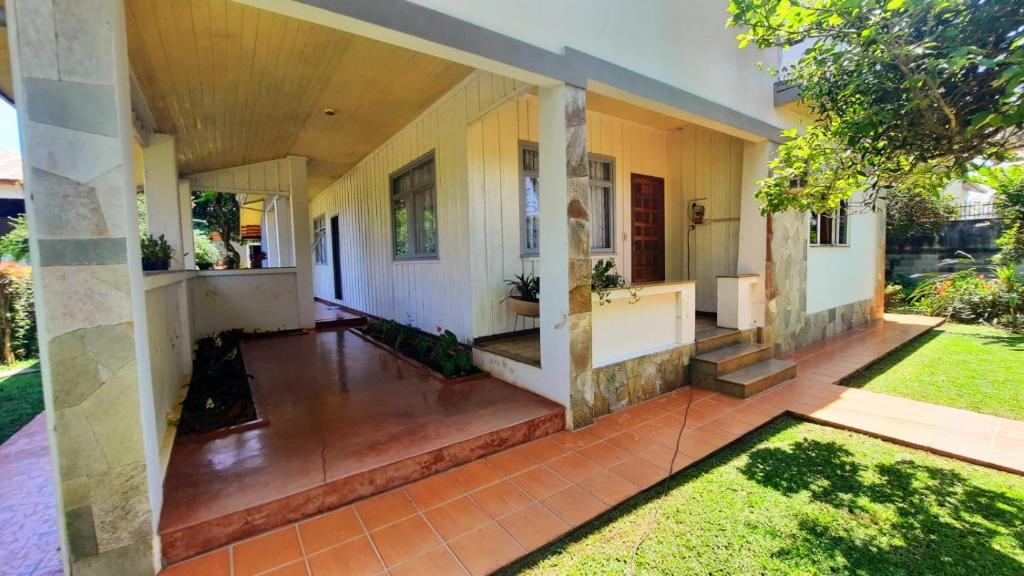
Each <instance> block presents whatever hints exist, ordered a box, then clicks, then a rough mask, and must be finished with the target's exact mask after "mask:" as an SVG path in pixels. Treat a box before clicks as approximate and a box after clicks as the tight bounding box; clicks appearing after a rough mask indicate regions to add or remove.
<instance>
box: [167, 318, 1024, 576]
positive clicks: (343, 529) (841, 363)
mask: <svg viewBox="0 0 1024 576" xmlns="http://www.w3.org/2000/svg"><path fill="white" fill-rule="evenodd" d="M938 323H939V322H938V321H937V320H935V319H932V318H924V317H915V316H887V317H886V320H885V321H884V322H883V321H879V322H875V323H873V324H871V325H869V326H866V327H864V328H861V329H858V330H855V331H852V332H850V333H848V334H844V335H842V336H840V337H837V338H834V339H830V340H827V341H825V342H821V343H818V344H816V345H813V346H810V347H808V348H806V349H803V350H801V351H799V352H797V353H795V354H792V355H790V357H791V358H793V359H795V360H797V361H798V363H799V376H798V377H797V378H796V379H794V380H791V381H789V382H787V383H785V384H782V385H780V386H777V387H775V388H774V389H772V390H769V391H767V392H765V393H763V394H761V395H758V396H755V397H753V398H749V399H747V400H740V399H736V398H730V397H725V396H721V395H719V394H715V393H711V392H708V391H705V390H692V391H691V390H690V389H689V388H686V389H682V390H677V391H675V392H673V393H671V394H667V395H664V396H661V397H659V398H656V399H654V400H651V401H649V402H645V403H643V404H640V405H638V406H635V407H632V408H629V409H627V410H624V411H622V412H618V413H616V414H612V415H610V416H607V417H605V418H601V419H600V420H598V422H597V423H595V424H594V425H593V426H591V427H590V428H587V429H585V430H582V431H577V432H559V433H557V434H555V435H553V436H550V437H547V438H543V439H540V440H536V441H533V442H530V443H528V444H524V445H521V446H518V447H515V448H512V449H509V450H505V451H504V452H500V453H497V454H495V455H492V456H490V457H488V458H485V459H483V460H478V461H476V462H473V463H471V464H467V465H465V466H462V467H460V468H456V469H453V470H450V471H447V472H444V473H441V474H437V475H435V476H432V477H430V478H427V479H425V480H421V481H419V482H416V483H414V484H411V485H407V486H405V487H403V488H400V489H397V490H394V491H391V492H388V493H386V494H382V495H379V496H376V497H374V498H371V499H368V500H363V501H360V502H357V503H355V504H354V505H352V506H346V507H344V508H341V509H338V510H335V511H333V512H330V513H327V514H325V515H322V516H318V517H316V518H312V519H308V520H305V521H303V522H299V523H296V524H293V525H291V526H288V527H286V528H282V529H280V530H277V531H274V532H271V533H269V534H264V535H261V536H257V537H255V538H253V539H250V540H247V541H244V542H239V543H236V544H234V545H232V546H229V547H225V548H222V549H220V550H217V551H214V552H212V553H210V554H207V555H205V556H202V557H200V558H197V559H193V560H191V561H189V562H186V563H183V564H179V565H177V566H173V567H170V568H168V569H167V570H165V571H164V572H163V574H165V575H167V576H177V575H182V574H190V575H191V574H223V575H230V574H234V575H236V576H248V575H255V574H275V575H280V574H313V575H314V576H320V575H325V574H381V573H385V572H387V573H389V574H466V573H469V574H485V573H488V572H490V571H493V570H495V569H497V568H499V567H501V566H503V565H505V564H507V563H508V562H510V561H512V560H514V559H516V558H518V557H520V556H523V555H524V554H526V553H527V552H530V551H533V550H536V549H537V548H540V547H541V546H543V545H544V544H546V543H548V542H550V541H552V540H554V539H556V538H558V537H559V536H561V535H563V534H565V533H566V532H568V531H570V530H572V529H573V528H575V527H576V526H579V525H581V524H583V523H585V522H587V521H589V520H591V519H593V518H594V517H595V516H597V515H599V514H601V513H602V512H605V511H607V510H608V509H609V508H611V507H612V506H615V505H616V504H618V503H620V502H622V501H623V500H625V499H626V498H629V497H630V496H632V495H634V494H636V493H638V492H640V491H641V490H643V489H645V488H647V487H649V486H651V485H653V484H654V483H656V482H658V481H659V480H661V479H663V478H664V477H665V476H666V475H667V474H668V473H669V470H668V468H669V463H670V462H671V460H672V457H673V455H674V454H675V452H674V450H673V448H674V445H675V440H676V434H677V432H678V429H679V426H680V425H681V424H682V421H683V412H684V409H685V406H686V403H687V401H688V399H689V398H690V397H691V395H692V399H693V404H692V407H691V408H690V414H689V419H688V423H687V430H686V431H685V433H684V434H683V437H682V441H681V443H680V446H679V453H678V456H677V458H676V462H675V467H674V469H673V471H678V470H680V469H682V468H685V467H686V466H689V465H691V464H692V463H694V462H696V461H697V460H699V459H701V458H703V457H704V456H707V455H708V454H710V453H711V452H713V451H715V450H718V449H719V448H722V447H723V446H725V445H726V444H729V443H730V442H732V441H734V440H736V439H737V438H739V437H740V436H742V435H744V434H746V433H748V432H751V431H752V430H754V429H755V428H757V427H759V426H761V425H762V424H764V423H766V422H768V421H769V420H771V419H773V418H776V417H778V416H779V415H781V414H783V413H785V412H787V411H788V412H792V413H795V414H798V415H801V416H803V417H805V418H808V419H811V420H815V421H819V422H822V423H825V424H830V425H836V426H842V427H845V428H849V429H853V430H858V431H861V432H865V433H868V434H872V435H875V436H880V437H883V438H887V439H890V440H893V441H896V442H900V443H903V444H909V445H914V446H919V447H923V448H926V449H929V450H932V451H935V452H940V453H944V454H949V455H955V456H957V457H960V458H964V459H967V460H971V461H974V462H979V463H984V464H987V465H989V466H994V467H997V468H1001V469H1005V470H1010V471H1014V472H1017V473H1024V422H1018V421H1013V420H1006V419H1002V418H996V417H992V416H984V415H979V414H975V413H972V412H965V411H963V410H956V409H952V408H945V407H941V406H935V405H931V404H926V403H922V402H916V401H913V400H905V399H901V398H896V397H892V396H886V395H882V394H875V393H872V392H866V391H862V390H855V389H851V388H846V387H843V386H836V385H835V383H837V382H839V381H841V380H842V379H843V378H845V377H846V376H848V375H850V374H851V373H853V372H855V371H856V370H858V369H860V368H861V367H863V366H864V365H866V364H868V363H870V362H872V361H874V360H876V359H878V358H879V357H881V356H883V355H885V354H886V353H888V352H890V351H891V350H892V349H894V348H896V347H897V346H899V345H901V344H903V343H905V342H907V341H908V340H910V339H912V338H913V337H914V336H917V335H919V334H921V333H922V332H924V331H927V330H929V329H931V328H932V327H934V326H935V325H937V324H938Z"/></svg>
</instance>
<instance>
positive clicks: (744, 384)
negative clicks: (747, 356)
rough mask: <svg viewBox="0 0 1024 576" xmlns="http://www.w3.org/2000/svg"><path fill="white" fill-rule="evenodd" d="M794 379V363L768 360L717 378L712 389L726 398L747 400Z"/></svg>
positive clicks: (774, 359) (773, 359)
mask: <svg viewBox="0 0 1024 576" xmlns="http://www.w3.org/2000/svg"><path fill="white" fill-rule="evenodd" d="M794 377H796V362H793V361H792V360H779V359H778V358H769V359H768V360H764V361H762V362H758V363H757V364H751V365H750V366H747V367H746V368H741V369H739V370H736V371H735V372H732V373H729V374H726V375H724V376H719V377H718V378H716V379H715V381H714V385H713V389H714V390H715V391H716V392H720V393H722V394H726V395H728V396H736V397H738V398H749V397H751V396H753V395H754V394H757V393H758V392H763V391H765V390H767V389H769V388H771V387H772V386H775V385H776V384H779V383H781V382H785V381H786V380H789V379H790V378H794Z"/></svg>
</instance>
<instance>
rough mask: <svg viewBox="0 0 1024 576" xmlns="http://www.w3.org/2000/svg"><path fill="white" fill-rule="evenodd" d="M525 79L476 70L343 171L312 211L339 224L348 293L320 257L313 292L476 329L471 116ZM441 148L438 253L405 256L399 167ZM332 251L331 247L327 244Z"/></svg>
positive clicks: (466, 332)
mask: <svg viewBox="0 0 1024 576" xmlns="http://www.w3.org/2000/svg"><path fill="white" fill-rule="evenodd" d="M521 88H523V85H522V84H521V83H519V82H515V81H513V80H511V79H509V78H504V77H501V76H497V75H493V74H487V73H479V74H473V75H471V76H470V77H468V78H467V79H466V81H464V82H462V83H460V84H459V85H458V86H456V87H455V88H454V89H452V90H451V91H450V92H449V93H448V94H446V95H445V96H443V97H442V98H441V99H439V100H438V101H437V102H436V103H434V104H433V105H431V106H430V107H429V108H428V109H427V110H426V111H424V112H423V114H421V115H420V116H419V117H418V118H417V119H416V120H414V121H413V122H412V123H410V124H409V125H408V126H406V127H405V128H403V129H402V130H401V131H400V132H399V133H398V134H396V135H395V136H393V137H392V138H391V139H390V140H388V141H387V142H386V143H385V144H383V145H382V146H381V147H380V148H378V149H377V150H375V151H373V152H372V153H370V154H369V155H368V156H367V157H366V158H365V159H363V160H362V161H361V162H360V163H359V164H357V165H356V166H355V167H354V168H353V169H352V170H350V171H349V172H348V173H347V174H345V175H344V176H343V177H341V178H340V179H338V180H337V181H336V182H334V183H333V184H331V185H330V186H328V187H327V188H326V189H325V190H324V191H323V192H321V193H320V194H318V195H317V196H316V197H315V198H313V200H312V202H311V204H310V209H309V213H310V219H312V218H313V217H316V216H318V215H321V214H324V215H325V216H326V220H327V222H328V223H329V222H330V218H331V216H334V215H338V216H339V223H340V228H341V230H340V242H339V243H340V247H339V248H340V252H341V262H340V265H341V277H342V288H343V294H344V299H343V300H335V299H334V281H333V276H332V271H331V266H330V264H321V265H314V292H315V294H316V295H317V297H319V298H324V299H327V300H331V301H337V302H340V303H342V304H345V305H346V306H350V307H352V308H355V309H357V310H361V311H363V312H367V313H369V314H373V315H375V316H380V317H385V318H391V319H394V320H397V321H399V322H407V323H410V324H413V325H414V326H417V327H419V328H421V329H424V330H426V331H428V332H433V331H434V329H435V327H436V326H443V327H444V328H447V329H450V330H452V331H453V332H454V333H455V334H457V335H458V336H459V338H461V339H463V340H466V339H469V338H470V337H472V305H471V304H470V302H471V298H472V294H471V288H470V273H469V271H470V259H471V256H470V249H469V246H470V230H471V226H472V222H471V221H469V211H468V200H467V196H468V183H467V173H468V171H467V169H466V161H467V160H466V159H467V155H466V124H467V123H468V122H470V121H472V120H475V119H476V118H477V117H479V116H480V115H481V114H483V113H486V112H487V111H488V110H490V109H491V108H492V107H493V106H494V104H495V103H496V102H498V101H500V100H501V99H502V98H504V97H505V95H507V94H510V93H513V92H515V91H516V90H519V89H521ZM431 150H433V151H434V154H435V156H434V160H435V170H436V178H437V211H438V251H439V257H438V259H437V260H425V261H412V262H396V261H394V260H393V259H392V251H391V215H390V191H389V177H390V175H391V174H392V173H393V172H394V171H396V170H398V169H399V168H401V167H402V166H404V165H406V164H408V163H409V162H410V161H412V160H414V159H416V158H419V157H420V156H422V155H423V154H426V153H427V152H429V151H431ZM328 254H330V247H329V248H328Z"/></svg>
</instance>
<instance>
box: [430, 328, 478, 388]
mask: <svg viewBox="0 0 1024 576" xmlns="http://www.w3.org/2000/svg"><path fill="white" fill-rule="evenodd" d="M433 359H434V361H435V362H437V364H438V365H439V366H440V367H441V373H442V374H444V375H445V377H447V378H452V377H454V376H457V375H459V374H465V373H467V372H469V371H470V370H471V369H472V368H473V361H472V359H471V358H470V356H469V353H468V352H466V350H464V349H463V347H462V345H461V344H459V339H458V338H457V337H456V336H455V333H454V332H452V331H451V330H445V331H444V332H442V333H441V334H440V335H439V336H438V343H437V347H436V348H434V354H433Z"/></svg>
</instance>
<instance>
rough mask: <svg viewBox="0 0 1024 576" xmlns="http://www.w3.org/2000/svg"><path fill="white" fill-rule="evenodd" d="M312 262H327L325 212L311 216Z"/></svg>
mask: <svg viewBox="0 0 1024 576" xmlns="http://www.w3.org/2000/svg"><path fill="white" fill-rule="evenodd" d="M313 262H314V263H315V264H328V261H327V214H320V215H319V216H314V217H313Z"/></svg>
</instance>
